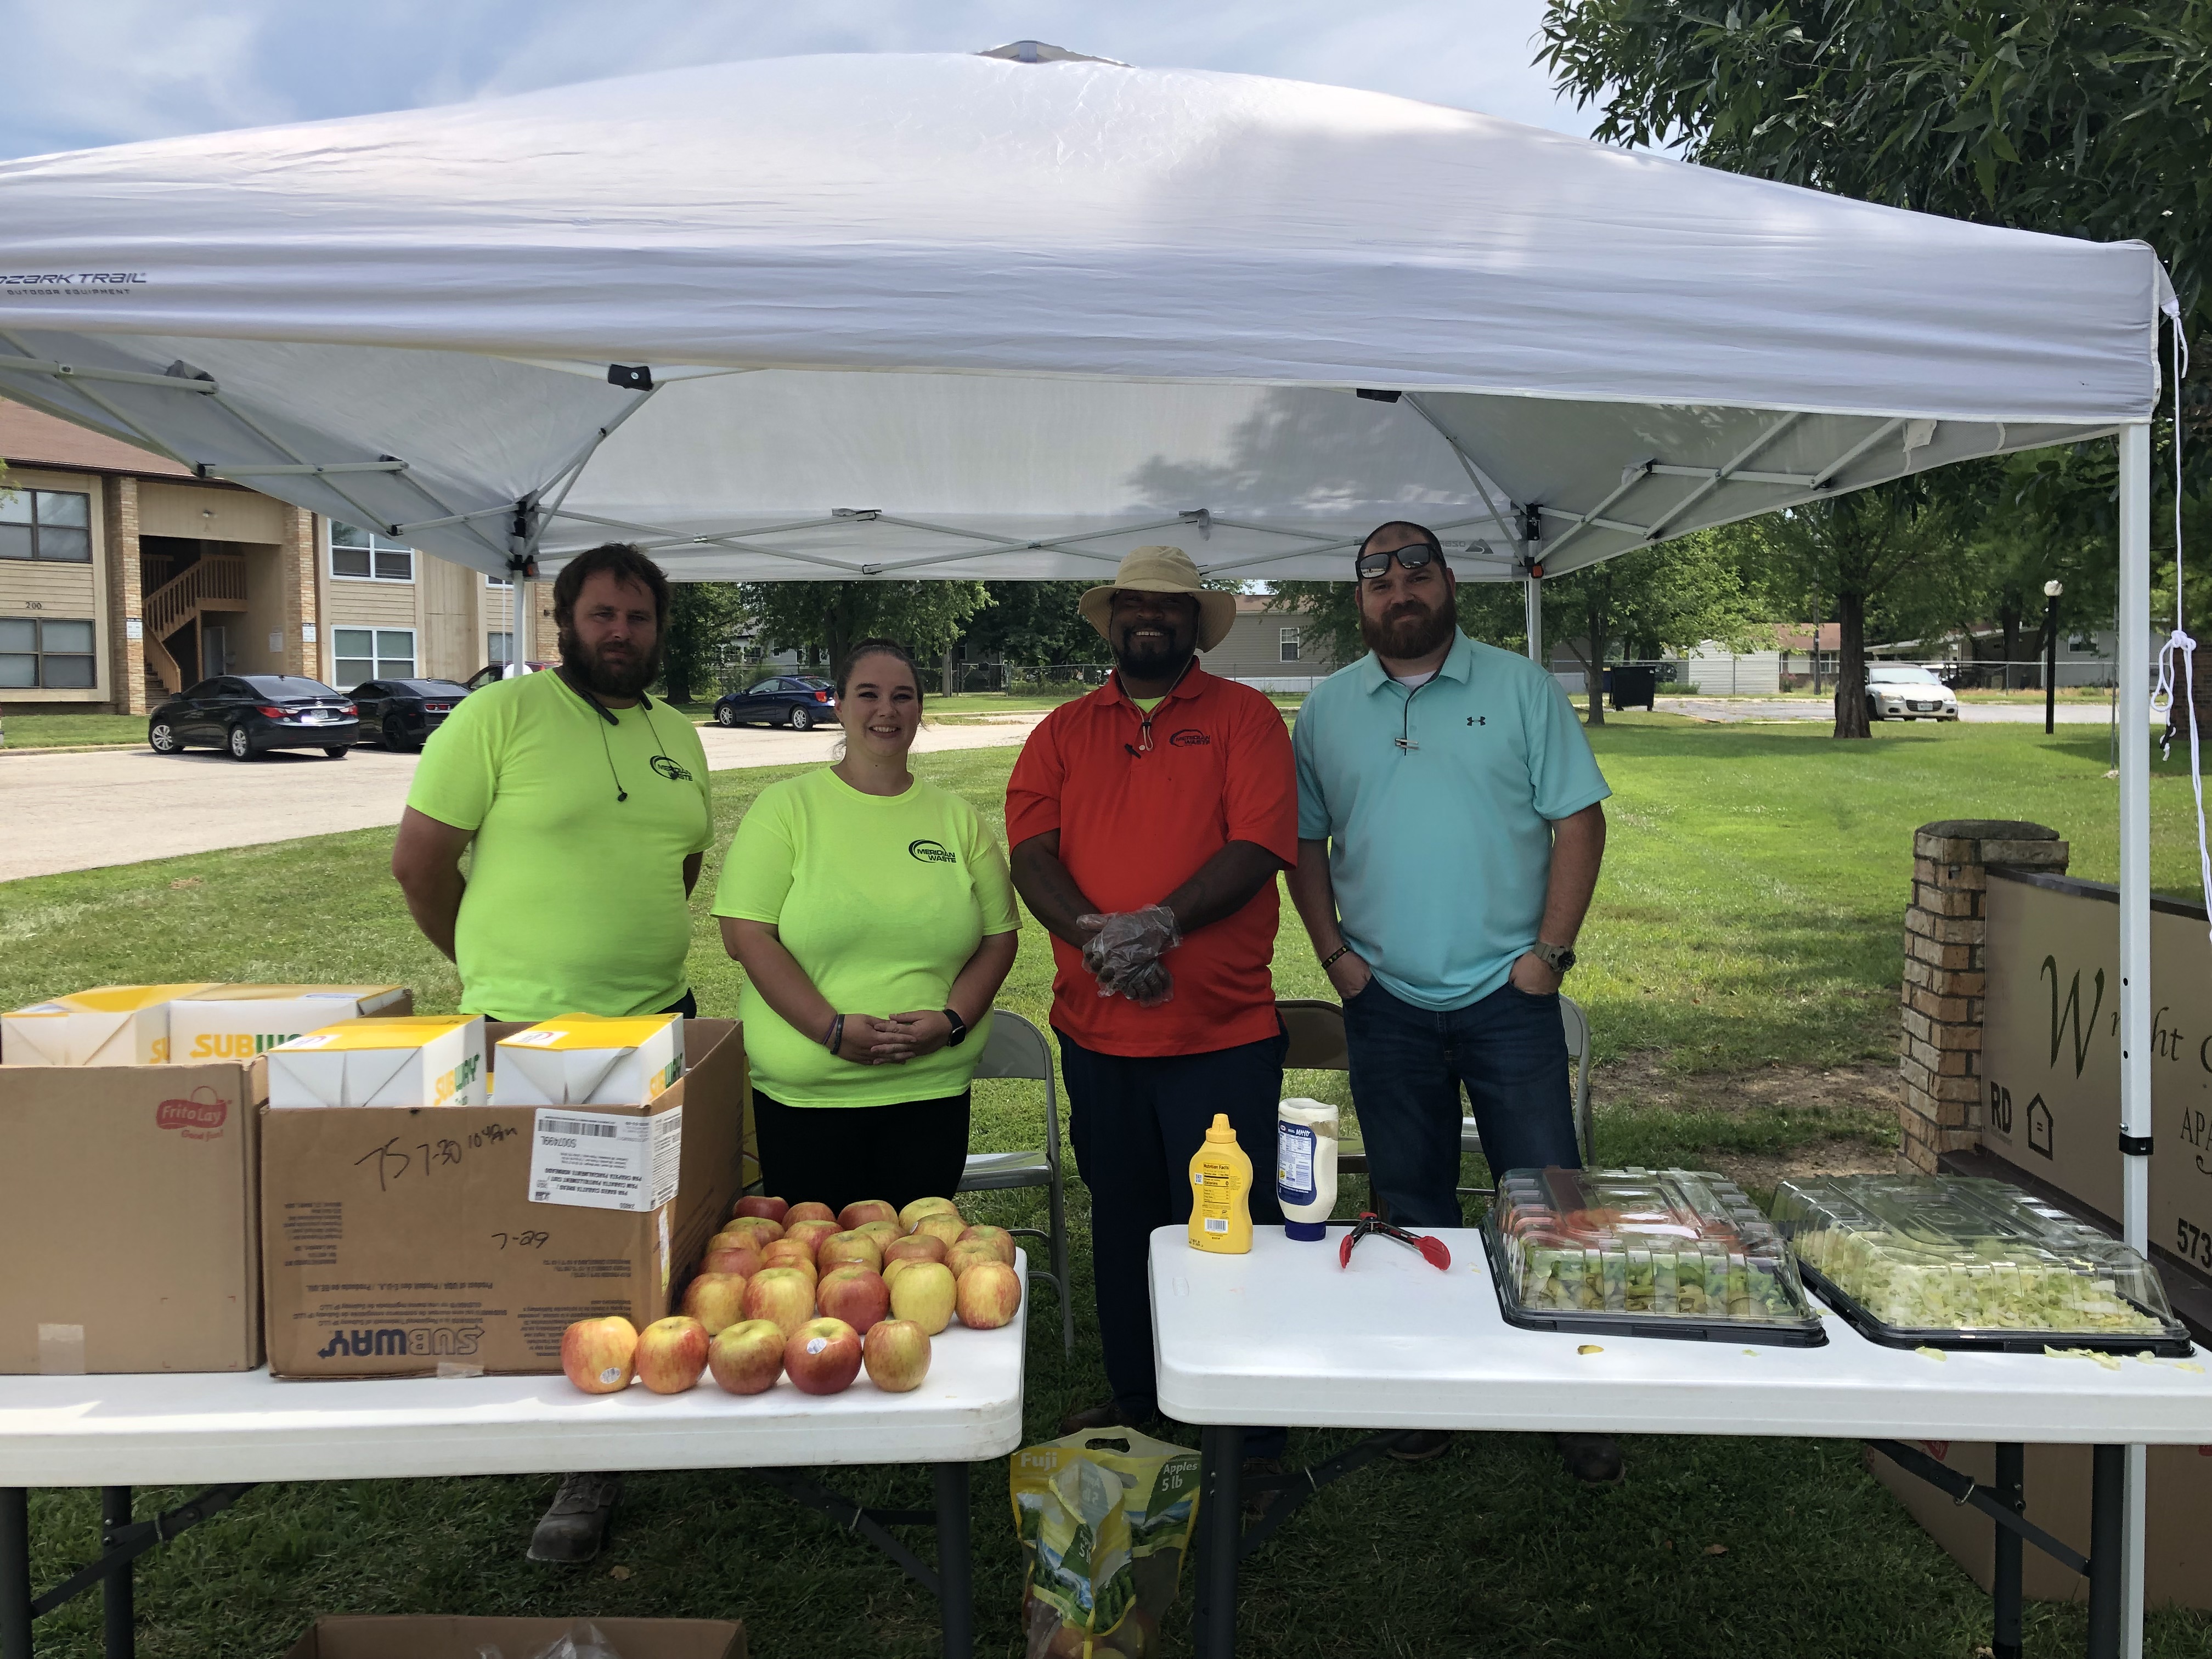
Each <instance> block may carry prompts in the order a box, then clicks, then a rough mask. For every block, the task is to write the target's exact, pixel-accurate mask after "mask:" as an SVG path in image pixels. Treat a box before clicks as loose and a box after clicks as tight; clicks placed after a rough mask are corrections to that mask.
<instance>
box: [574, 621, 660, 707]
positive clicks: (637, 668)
mask: <svg viewBox="0 0 2212 1659" xmlns="http://www.w3.org/2000/svg"><path fill="white" fill-rule="evenodd" d="M561 666H562V668H564V669H566V670H567V671H568V673H569V675H570V676H571V677H572V678H575V679H577V680H580V681H581V682H582V683H583V684H586V685H588V686H589V687H591V689H592V691H593V692H595V693H596V694H597V695H599V696H602V697H623V698H629V697H635V696H638V695H639V694H640V693H641V692H642V691H644V690H645V689H646V687H647V686H649V685H651V684H653V681H655V680H657V679H659V678H660V641H659V640H655V641H653V649H652V650H651V651H649V652H647V653H645V654H644V655H642V656H640V655H639V654H638V653H637V652H636V650H635V647H628V646H617V647H607V646H602V647H599V650H597V651H586V649H585V648H584V645H583V642H582V641H580V640H579V639H577V637H576V631H575V629H573V628H564V629H562V630H561Z"/></svg>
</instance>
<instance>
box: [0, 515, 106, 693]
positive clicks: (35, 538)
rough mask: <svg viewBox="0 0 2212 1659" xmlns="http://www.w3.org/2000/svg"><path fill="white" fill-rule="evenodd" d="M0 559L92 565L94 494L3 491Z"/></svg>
mask: <svg viewBox="0 0 2212 1659" xmlns="http://www.w3.org/2000/svg"><path fill="white" fill-rule="evenodd" d="M0 559H59V560H62V561H64V562H66V563H70V564H89V563H90V562H92V497H91V496H89V495H71V494H68V493H66V492H64V491H61V490H57V489H18V490H15V491H13V492H9V491H6V490H0ZM88 684H89V682H88Z"/></svg>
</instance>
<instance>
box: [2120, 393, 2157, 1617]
mask: <svg viewBox="0 0 2212 1659" xmlns="http://www.w3.org/2000/svg"><path fill="white" fill-rule="evenodd" d="M2150 451H2151V442H2150V425H2149V423H2148V422H2144V421H2135V422H2130V423H2129V424H2128V425H2126V426H2124V427H2122V428H2120V479H2119V483H2120V617H2119V623H2120V638H2119V653H2118V654H2119V659H2120V660H2119V674H2120V687H2119V719H2118V723H2119V739H2120V743H2119V747H2120V768H2119V770H2120V1148H2121V1156H2120V1181H2121V1189H2120V1190H2121V1204H2120V1217H2121V1231H2122V1235H2123V1237H2125V1239H2126V1241H2127V1243H2128V1244H2129V1245H2130V1247H2131V1248H2132V1249H2136V1250H2138V1251H2141V1252H2142V1254H2144V1255H2149V1253H2150V1145H2151V1142H2150V1137H2151V1109H2150V1076H2151V1066H2150V1062H2151V985H2150V744H2149V741H2148V728H2149V726H2150V671H2151V660H2150ZM2145 1471H2146V1458H2145V1454H2144V1451H2143V1449H2142V1447H2141V1446H2130V1447H2129V1448H2128V1451H2127V1470H2126V1478H2125V1483H2124V1486H2123V1488H2122V1491H2123V1498H2122V1507H2121V1516H2122V1522H2121V1558H2122V1562H2123V1565H2122V1569H2121V1579H2120V1583H2121V1597H2122V1601H2121V1607H2122V1612H2121V1618H2120V1651H2121V1652H2122V1654H2123V1655H2124V1656H2126V1659H2141V1655H2142V1616H2143V1486H2144V1474H2145Z"/></svg>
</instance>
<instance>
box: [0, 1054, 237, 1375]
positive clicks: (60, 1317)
mask: <svg viewBox="0 0 2212 1659" xmlns="http://www.w3.org/2000/svg"><path fill="white" fill-rule="evenodd" d="M6 1041H7V1043H8V1046H9V1047H10V1048H12V1047H13V1045H14V1043H15V1035H14V1033H13V1032H12V1031H11V1032H9V1034H8V1036H7V1038H6ZM260 1097H261V1089H260V1086H259V1079H258V1068H255V1067H250V1066H239V1065H235V1064H228V1063H212V1062H210V1063H205V1064H201V1065H197V1066H15V1065H10V1066H7V1067H6V1068H5V1069H0V1146H6V1148H7V1149H8V1158H9V1164H10V1167H11V1168H13V1169H14V1170H15V1172H16V1180H15V1183H14V1185H13V1187H12V1188H11V1190H10V1191H9V1194H8V1199H7V1201H6V1202H5V1203H4V1204H0V1261H5V1262H6V1263H7V1272H6V1273H4V1274H0V1372H9V1373H39V1372H43V1373H46V1374H47V1375H76V1374H78V1373H82V1372H87V1371H98V1372H106V1371H242V1370H252V1368H253V1367H255V1366H256V1365H258V1364H260V1363H261V1298H260V1288H261V1275H260V1255H259V1249H258V1239H257V1226H256V1223H257V1219H258V1205H257V1201H256V1192H255V1186H256V1180H257V1174H258V1163H257V1160H256V1156H255V1153H256V1131H257V1128H258V1120H257V1117H256V1114H255V1110H254V1108H255V1105H256V1103H258V1100H259V1099H260Z"/></svg>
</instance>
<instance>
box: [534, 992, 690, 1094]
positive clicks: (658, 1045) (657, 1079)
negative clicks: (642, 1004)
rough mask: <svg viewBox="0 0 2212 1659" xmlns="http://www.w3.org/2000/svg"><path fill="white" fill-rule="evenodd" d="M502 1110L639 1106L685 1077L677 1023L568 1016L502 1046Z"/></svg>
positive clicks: (681, 1031)
mask: <svg viewBox="0 0 2212 1659" xmlns="http://www.w3.org/2000/svg"><path fill="white" fill-rule="evenodd" d="M499 1046H500V1055H499V1063H500V1066H501V1071H500V1077H501V1082H502V1083H503V1084H504V1085H505V1086H506V1089H507V1095H506V1097H505V1098H504V1099H502V1100H501V1102H500V1104H501V1105H502V1106H635V1105H639V1104H641V1103H644V1102H646V1101H648V1100H651V1099H652V1098H653V1097H654V1096H656V1095H658V1094H659V1093H660V1091H662V1090H664V1089H665V1088H667V1087H668V1085H670V1084H671V1083H673V1082H675V1081H676V1079H678V1078H679V1077H681V1076H683V1075H684V1022H683V1021H682V1020H680V1019H678V1018H675V1017H674V1016H673V1015H667V1016H663V1015H657V1014H656V1015H648V1016H647V1017H646V1018H641V1019H601V1018H599V1017H598V1016H596V1015H592V1014H563V1015H562V1017H561V1018H558V1019H547V1020H540V1021H539V1022H538V1024H535V1025H532V1026H531V1027H529V1028H528V1029H527V1030H520V1031H517V1032H516V1033H515V1034H514V1035H513V1036H510V1037H502V1038H501V1040H500V1045H499Z"/></svg>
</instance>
